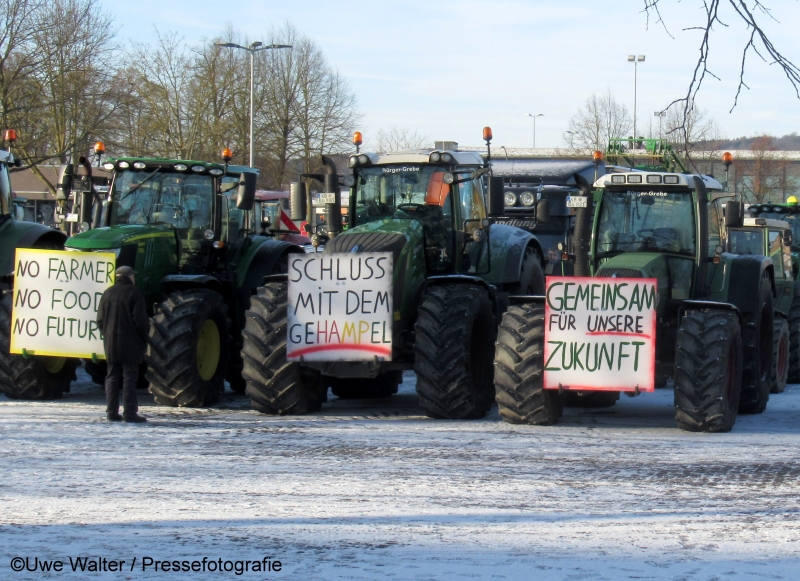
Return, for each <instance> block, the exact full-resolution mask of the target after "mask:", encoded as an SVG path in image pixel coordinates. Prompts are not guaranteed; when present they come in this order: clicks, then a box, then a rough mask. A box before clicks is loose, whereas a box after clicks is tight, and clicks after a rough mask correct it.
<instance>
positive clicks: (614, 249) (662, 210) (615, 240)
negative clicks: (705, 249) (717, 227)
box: [597, 190, 695, 257]
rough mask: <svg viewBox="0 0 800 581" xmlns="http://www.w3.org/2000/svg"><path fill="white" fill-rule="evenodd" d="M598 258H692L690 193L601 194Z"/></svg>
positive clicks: (692, 233) (692, 207) (693, 246)
mask: <svg viewBox="0 0 800 581" xmlns="http://www.w3.org/2000/svg"><path fill="white" fill-rule="evenodd" d="M601 204H602V205H601V208H600V222H599V229H598V233H597V256H598V257H602V256H603V255H606V254H611V253H616V254H618V253H621V252H668V253H674V254H683V255H687V256H694V253H695V213H694V203H693V201H692V195H691V193H690V192H684V193H672V192H670V193H667V192H658V191H623V192H619V191H609V190H606V191H605V192H604V193H603V198H602V202H601Z"/></svg>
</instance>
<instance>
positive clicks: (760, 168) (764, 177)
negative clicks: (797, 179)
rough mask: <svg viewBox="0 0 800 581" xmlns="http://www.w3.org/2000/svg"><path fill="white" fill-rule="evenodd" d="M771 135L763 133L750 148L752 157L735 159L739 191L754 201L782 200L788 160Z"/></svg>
mask: <svg viewBox="0 0 800 581" xmlns="http://www.w3.org/2000/svg"><path fill="white" fill-rule="evenodd" d="M776 149H777V148H776V147H775V146H774V145H773V143H772V137H771V136H769V135H760V136H759V137H757V138H756V139H754V140H753V144H752V146H751V148H750V152H751V156H750V157H751V159H744V160H736V161H735V162H734V167H735V171H736V176H737V177H738V180H739V191H741V193H742V195H743V196H744V197H745V199H746V200H747V201H749V202H751V203H753V204H760V203H763V202H783V201H784V200H783V198H784V190H785V189H786V170H787V166H788V162H787V161H786V160H785V159H783V158H782V157H781V155H780V154H779V153H778V152H777V151H776Z"/></svg>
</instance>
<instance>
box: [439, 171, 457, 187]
mask: <svg viewBox="0 0 800 581" xmlns="http://www.w3.org/2000/svg"><path fill="white" fill-rule="evenodd" d="M442 181H443V182H444V183H446V184H448V185H449V184H452V183H453V182H454V181H456V176H454V175H453V174H451V173H450V172H447V173H446V174H444V175H443V176H442Z"/></svg>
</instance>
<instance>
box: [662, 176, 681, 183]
mask: <svg viewBox="0 0 800 581" xmlns="http://www.w3.org/2000/svg"><path fill="white" fill-rule="evenodd" d="M664 183H665V184H672V185H675V184H677V183H678V176H664Z"/></svg>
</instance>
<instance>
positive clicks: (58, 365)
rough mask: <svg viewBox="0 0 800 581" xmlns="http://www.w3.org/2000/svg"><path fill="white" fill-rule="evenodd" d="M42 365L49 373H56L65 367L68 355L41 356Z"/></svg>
mask: <svg viewBox="0 0 800 581" xmlns="http://www.w3.org/2000/svg"><path fill="white" fill-rule="evenodd" d="M41 362H42V367H44V369H45V371H47V373H50V374H52V375H55V374H56V373H58V372H59V371H61V370H62V369H64V364H65V363H66V362H67V358H66V357H42V358H41Z"/></svg>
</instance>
